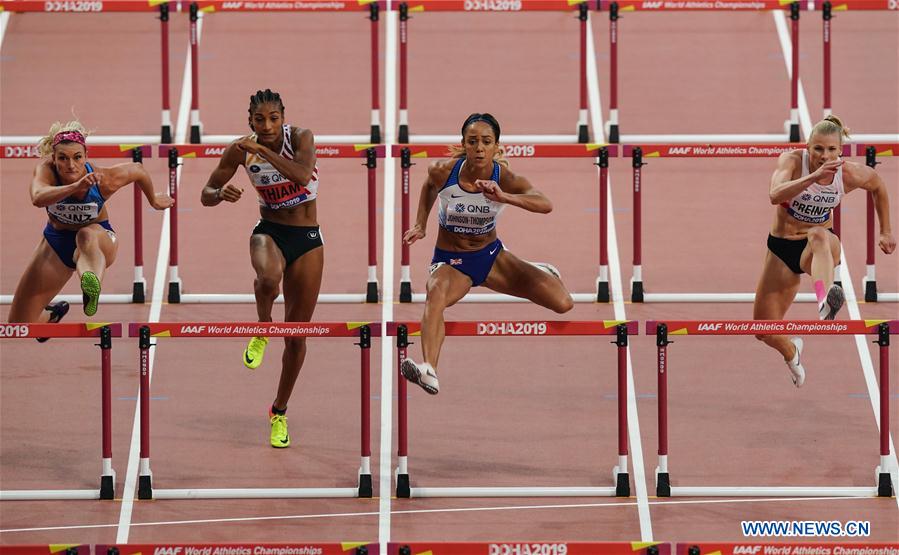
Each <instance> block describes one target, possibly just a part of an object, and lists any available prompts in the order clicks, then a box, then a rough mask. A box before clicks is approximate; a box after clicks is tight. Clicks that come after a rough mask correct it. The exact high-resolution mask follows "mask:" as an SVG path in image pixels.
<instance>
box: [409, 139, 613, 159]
mask: <svg viewBox="0 0 899 555" xmlns="http://www.w3.org/2000/svg"><path fill="white" fill-rule="evenodd" d="M503 139H504V140H503V145H502V146H503V149H504V151H503V156H504V157H506V158H596V157H598V156H599V155H600V152H601V151H602V150H603V149H604V150H605V151H606V152H607V153H608V155H609V156H610V157H613V158H614V157H617V156H618V145H612V144H605V143H602V144H596V143H583V144H565V145H557V144H546V143H542V144H541V143H529V142H528V143H518V142H516V141H512V140H511V139H507V138H506V136H505V135H503ZM454 140H455V141H456V142H458V137H455V138H454ZM448 145H449V143H444V144H439V143H438V144H406V145H392V147H391V148H392V150H391V153H392V154H393V156H395V157H397V158H399V157H401V156H402V155H403V151H404V150H405V149H408V150H409V156H410V157H411V158H449V157H450V156H452V155H451V154H450V151H449V146H448Z"/></svg>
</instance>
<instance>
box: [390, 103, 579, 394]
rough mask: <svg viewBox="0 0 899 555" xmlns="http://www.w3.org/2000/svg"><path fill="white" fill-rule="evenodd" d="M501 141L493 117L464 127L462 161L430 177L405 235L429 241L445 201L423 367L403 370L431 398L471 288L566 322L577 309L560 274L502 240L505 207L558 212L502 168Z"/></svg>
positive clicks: (434, 169)
mask: <svg viewBox="0 0 899 555" xmlns="http://www.w3.org/2000/svg"><path fill="white" fill-rule="evenodd" d="M499 137H500V129H499V124H498V123H497V121H496V119H494V118H493V116H491V115H490V114H472V115H471V116H469V117H468V118H467V119H466V120H465V123H463V124H462V147H461V148H458V147H457V150H458V151H459V154H458V156H456V157H454V158H453V159H451V160H445V161H442V162H437V163H435V164H432V165H431V167H430V168H429V169H428V177H427V179H426V180H425V182H424V184H423V185H422V188H421V197H420V199H419V204H418V215H417V217H416V221H415V225H413V226H412V228H411V229H409V230H407V231H406V232H405V234H404V235H403V240H404V241H406V243H409V244H412V243H414V242H416V241H418V240H419V239H423V238H424V237H425V229H426V227H427V223H428V215H429V214H430V212H431V207H432V206H433V205H434V202H435V201H436V200H438V199H440V206H439V209H438V210H439V213H438V230H437V245H436V248H435V249H434V257H433V258H432V260H431V276H430V278H429V279H428V284H427V301H426V303H425V310H424V315H423V316H422V320H421V336H422V337H421V348H422V354H423V357H424V362H423V363H421V364H416V363H415V362H413V361H412V360H411V359H406V361H405V362H404V363H403V366H402V372H403V376H405V377H406V379H408V380H409V381H411V382H413V383H416V384H418V385H420V386H421V387H422V388H423V389H424V390H425V391H427V392H428V393H431V394H435V393H437V392H438V390H439V385H438V383H437V371H436V368H437V361H438V359H439V357H440V348H441V346H442V345H443V338H444V335H443V329H444V325H443V322H444V320H443V311H444V310H445V309H446V308H447V307H450V306H452V305H454V304H455V303H456V302H458V301H459V300H460V299H461V298H462V297H464V296H465V294H466V293H468V291H469V290H470V289H471V288H472V287H473V286H476V285H484V286H485V287H488V288H490V289H493V290H494V291H497V292H499V293H505V294H508V295H514V296H516V297H523V298H526V299H529V300H531V301H532V302H534V303H536V304H539V305H540V306H543V307H546V308H549V309H550V310H553V311H555V312H558V313H560V314H561V313H564V312H567V311H569V310H571V308H572V306H573V302H572V299H571V295H570V294H569V293H568V290H567V289H565V285H563V284H562V280H561V279H559V275H558V271H557V270H556V269H555V268H553V267H552V266H550V265H549V264H542V265H535V264H531V263H529V262H525V261H523V260H521V259H520V258H518V257H517V256H515V255H513V254H512V253H511V252H509V251H507V250H505V249H503V245H502V242H500V240H499V239H497V237H496V219H497V216H499V213H500V212H501V211H502V209H503V208H504V207H505V206H506V205H511V206H517V207H519V208H523V209H525V210H527V211H529V212H538V213H544V214H545V213H548V212H549V211H551V210H552V203H551V202H550V200H549V199H548V198H546V196H545V195H544V194H543V193H541V192H540V191H538V190H537V189H536V188H534V186H533V185H531V183H530V181H528V180H527V178H525V177H524V176H521V175H516V174H514V173H512V171H510V170H509V168H508V167H506V166H504V165H503V164H504V163H500V162H497V161H496V159H497V158H498V157H499V155H500V147H499Z"/></svg>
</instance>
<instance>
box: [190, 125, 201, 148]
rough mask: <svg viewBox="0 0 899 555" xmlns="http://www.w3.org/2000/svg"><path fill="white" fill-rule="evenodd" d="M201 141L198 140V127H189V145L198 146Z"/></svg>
mask: <svg viewBox="0 0 899 555" xmlns="http://www.w3.org/2000/svg"><path fill="white" fill-rule="evenodd" d="M201 142H202V141H201V140H200V126H199V125H191V126H190V143H191V144H194V145H198V144H200V143H201Z"/></svg>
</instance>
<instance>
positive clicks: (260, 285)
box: [200, 89, 324, 448]
mask: <svg viewBox="0 0 899 555" xmlns="http://www.w3.org/2000/svg"><path fill="white" fill-rule="evenodd" d="M249 112H250V118H249V119H250V129H252V130H253V134H252V135H249V136H246V137H242V138H240V139H238V140H236V141H234V142H233V143H231V144H230V145H228V148H226V149H225V152H224V154H223V155H222V159H221V161H219V165H218V167H217V168H216V169H215V171H213V172H212V175H210V176H209V181H208V182H207V183H206V186H205V187H204V188H203V192H202V194H201V197H200V200H201V202H202V203H203V205H204V206H216V205H218V204H220V203H221V202H222V201H226V202H237V201H238V200H240V199H241V196H242V194H243V188H242V187H239V186H237V185H234V184H232V183H228V180H230V179H231V178H232V177H233V176H234V174H235V172H237V169H238V168H239V167H241V166H243V167H244V169H246V170H247V176H248V177H249V179H250V183H251V184H252V186H253V188H255V189H256V193H257V196H258V198H259V212H260V216H261V218H260V220H259V223H258V224H257V225H256V227H255V228H253V232H252V234H251V235H250V260H251V262H252V263H253V269H254V270H255V271H256V280H255V281H254V282H253V290H254V292H255V294H256V313H257V315H258V317H259V321H260V322H271V321H272V305H273V304H274V302H275V299H276V298H277V297H278V289H279V288H280V285H281V282H282V280H283V282H284V320H285V321H287V322H308V321H310V320H311V319H312V313H313V311H314V310H315V305H316V303H317V302H318V292H319V289H320V288H321V282H322V269H323V268H324V247H323V245H324V242H323V241H322V235H321V230H320V229H319V227H318V221H317V219H316V202H317V201H316V198H317V196H318V168H316V166H315V140H314V138H313V136H312V132H311V131H310V130H308V129H299V128H296V127H291V126H290V125H287V124H285V123H284V103H283V102H282V101H281V95H279V94H278V93H276V92H272V91H271V90H269V89H266V90H264V91H256V94H254V95H253V96H251V97H250V109H249ZM284 341H285V348H284V355H283V357H282V358H281V379H280V381H279V382H278V392H277V394H276V396H275V400H274V401H273V402H272V406H271V408H270V410H269V420H270V422H271V435H270V438H269V441H270V443H271V446H272V447H276V448H281V447H288V446H289V445H290V435H288V433H287V417H286V416H285V413H286V411H287V402H288V401H289V400H290V395H291V393H292V392H293V387H294V384H296V381H297V377H298V376H299V374H300V369H301V368H302V366H303V360H304V359H305V358H306V338H304V337H288V338H285V340H284ZM267 344H268V338H267V337H253V338H252V339H250V342H249V344H248V345H247V348H246V349H245V350H244V352H243V357H242V359H243V364H244V365H245V366H246V367H247V368H251V369H254V368H257V367H258V366H259V365H260V364H262V357H263V354H264V353H265V347H266V345H267Z"/></svg>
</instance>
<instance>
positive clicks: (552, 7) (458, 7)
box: [394, 0, 592, 13]
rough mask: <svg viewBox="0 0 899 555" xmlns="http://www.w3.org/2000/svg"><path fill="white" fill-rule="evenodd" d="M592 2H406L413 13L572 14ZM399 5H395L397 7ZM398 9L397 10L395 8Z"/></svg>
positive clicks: (548, 0)
mask: <svg viewBox="0 0 899 555" xmlns="http://www.w3.org/2000/svg"><path fill="white" fill-rule="evenodd" d="M588 1H592V0H514V1H511V2H495V1H491V0H406V2H405V4H407V5H408V9H409V11H410V12H412V13H421V12H559V11H565V12H570V11H574V10H577V9H578V7H579V6H581V5H585V6H586V5H587V3H588ZM396 4H398V2H397V3H394V6H396ZM394 9H396V8H394Z"/></svg>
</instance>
